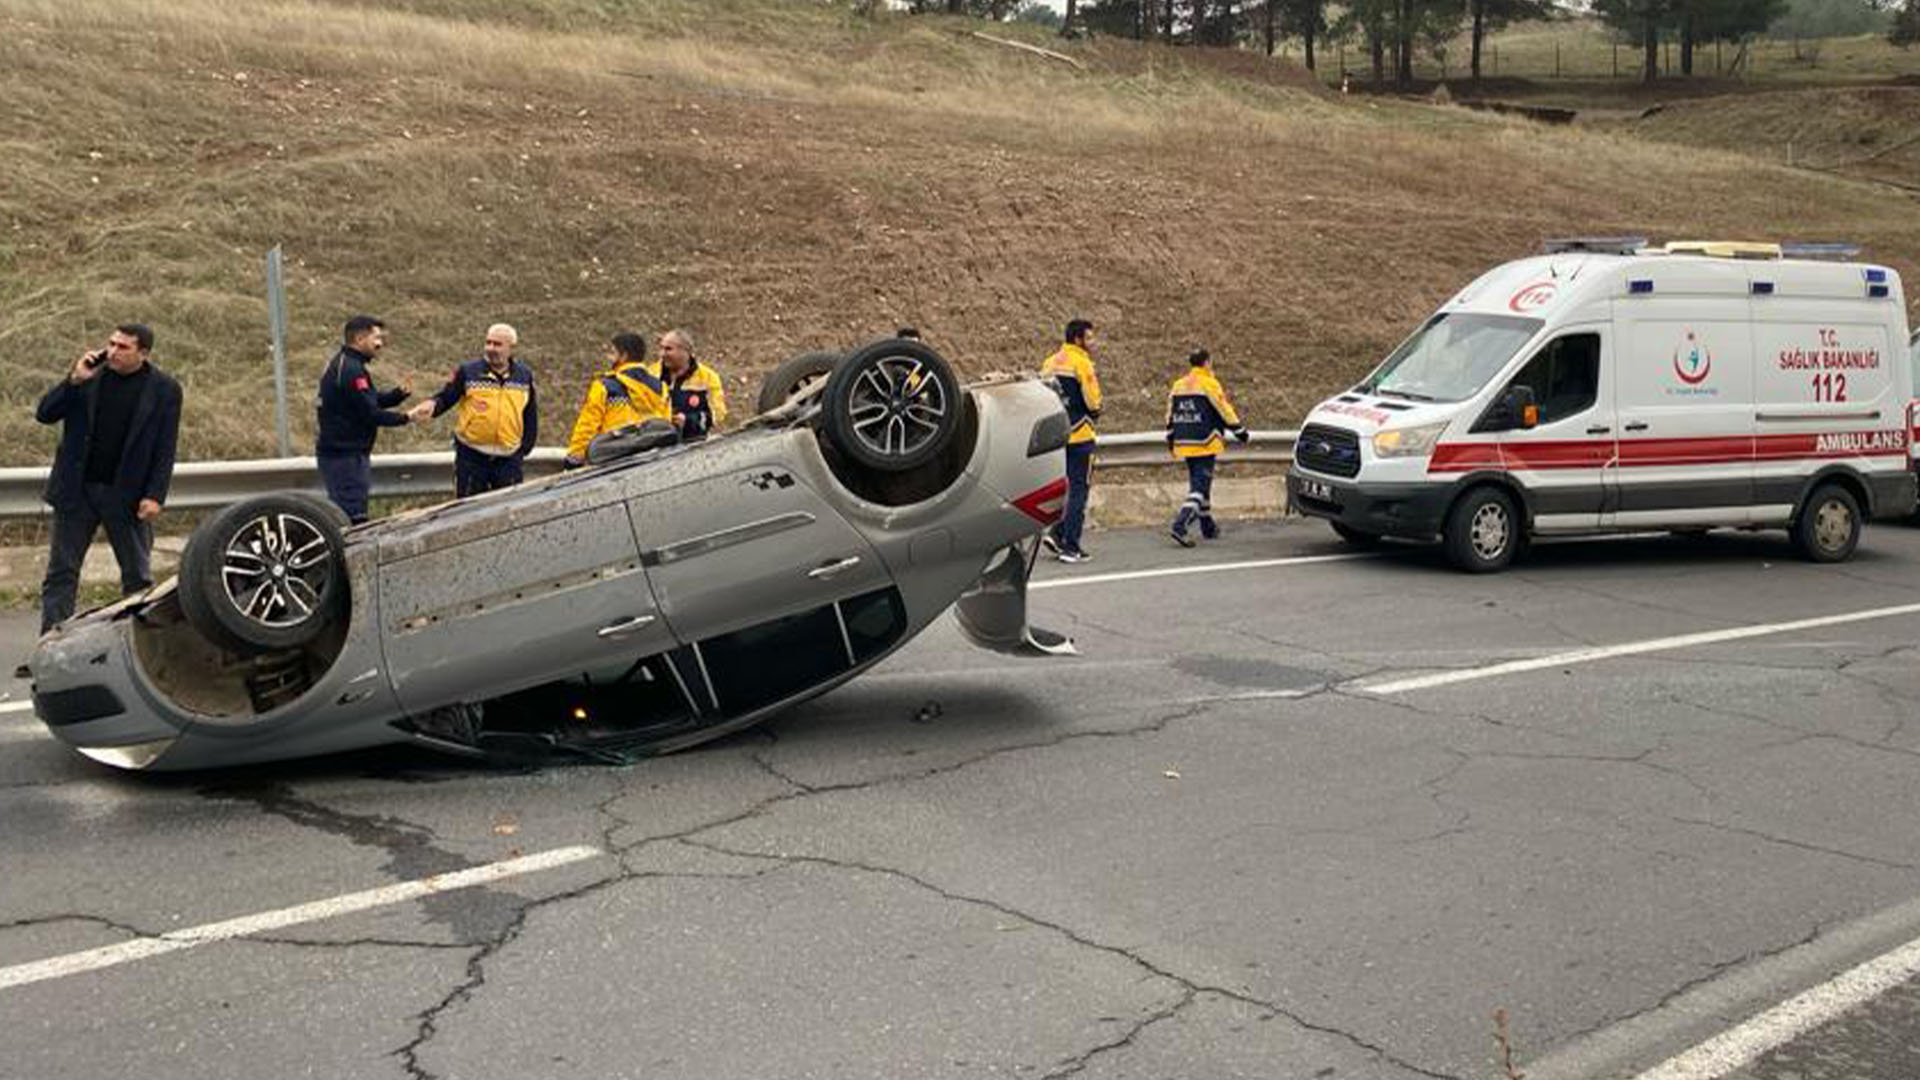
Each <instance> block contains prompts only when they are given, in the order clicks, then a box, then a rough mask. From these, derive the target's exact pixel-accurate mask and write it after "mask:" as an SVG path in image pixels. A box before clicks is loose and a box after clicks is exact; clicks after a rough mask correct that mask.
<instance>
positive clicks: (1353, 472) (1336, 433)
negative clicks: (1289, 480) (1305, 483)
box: [1293, 424, 1360, 476]
mask: <svg viewBox="0 0 1920 1080" xmlns="http://www.w3.org/2000/svg"><path fill="white" fill-rule="evenodd" d="M1293 460H1294V461H1295V462H1296V463H1298V464H1299V466H1300V467H1301V468H1303V469H1311V470H1313V471H1314V472H1317V473H1326V474H1327V475H1328V476H1358V475H1359V474H1360V436H1358V435H1355V434H1354V433H1353V432H1351V431H1348V430H1347V429H1345V428H1337V427H1329V426H1328V425H1326V424H1308V425H1307V426H1306V427H1304V428H1302V429H1300V438H1299V439H1298V440H1296V441H1295V442H1294V444H1293Z"/></svg>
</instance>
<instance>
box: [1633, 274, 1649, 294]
mask: <svg viewBox="0 0 1920 1080" xmlns="http://www.w3.org/2000/svg"><path fill="white" fill-rule="evenodd" d="M1627 291H1628V292H1630V293H1650V292H1652V291H1653V282H1651V281H1649V280H1647V279H1646V278H1641V279H1640V280H1639V281H1629V282H1627Z"/></svg>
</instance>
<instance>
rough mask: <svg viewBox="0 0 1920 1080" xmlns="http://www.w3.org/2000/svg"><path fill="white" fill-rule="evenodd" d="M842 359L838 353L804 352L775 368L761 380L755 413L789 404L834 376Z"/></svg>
mask: <svg viewBox="0 0 1920 1080" xmlns="http://www.w3.org/2000/svg"><path fill="white" fill-rule="evenodd" d="M842 359H843V357H842V356H841V354H840V353H837V352H826V351H818V352H804V353H801V354H800V355H799V356H796V357H794V358H793V359H791V360H788V361H787V362H786V363H784V364H781V365H780V366H779V367H777V368H774V369H773V371H772V372H771V373H769V374H768V375H767V377H766V378H765V379H762V380H761V381H760V398H759V400H758V401H756V402H755V403H754V404H755V411H756V412H763V413H764V412H772V411H773V410H775V409H777V408H779V407H780V406H782V405H785V404H786V403H787V401H788V399H790V398H792V397H793V395H795V394H797V393H799V392H800V391H802V390H805V389H806V388H807V387H809V386H811V385H813V384H814V383H816V382H818V381H820V380H821V379H824V378H826V377H828V376H829V375H832V374H833V369H834V366H835V365H837V364H839V363H840V361H841V360H842Z"/></svg>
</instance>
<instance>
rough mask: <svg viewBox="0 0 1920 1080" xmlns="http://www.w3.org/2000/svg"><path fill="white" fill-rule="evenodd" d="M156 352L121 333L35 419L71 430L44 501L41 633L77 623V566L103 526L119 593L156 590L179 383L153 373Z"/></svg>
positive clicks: (129, 332) (81, 365)
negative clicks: (49, 535) (155, 561)
mask: <svg viewBox="0 0 1920 1080" xmlns="http://www.w3.org/2000/svg"><path fill="white" fill-rule="evenodd" d="M152 351H153V331H152V330H150V329H148V328H147V327H145V326H142V325H141V324H139V323H126V324H124V325H122V326H120V327H118V328H116V329H115V330H114V332H113V334H112V336H111V337H109V338H108V339H107V345H106V348H104V349H99V350H97V351H94V352H89V353H86V354H84V355H82V356H81V357H80V359H79V360H77V361H75V362H74V365H73V369H72V370H71V371H69V372H67V377H66V378H64V379H62V380H61V381H60V383H59V385H57V386H55V387H54V388H53V389H51V390H49V391H47V395H46V396H45V397H43V398H41V399H40V407H39V409H38V410H36V411H35V413H34V419H36V420H38V421H40V422H41V423H43V424H62V425H64V427H63V428H62V430H61V433H60V449H59V450H58V451H57V452H56V453H55V454H54V458H53V470H52V472H50V473H49V474H48V476H47V490H46V494H45V498H46V501H47V505H49V506H51V507H53V542H52V547H51V550H50V551H49V552H48V556H47V579H46V582H45V583H44V584H43V585H42V586H41V587H40V630H41V632H42V633H45V632H46V631H47V630H49V629H51V628H52V627H53V626H54V625H55V624H57V623H59V622H61V621H62V620H64V619H66V618H67V617H69V616H71V615H72V614H73V604H74V599H75V597H76V596H77V595H78V593H79V590H80V565H81V562H82V561H83V560H85V558H86V555H87V548H88V547H89V546H90V545H91V544H92V543H93V536H94V533H95V532H96V531H97V530H98V529H99V528H100V527H101V526H102V525H104V526H106V529H107V542H108V543H109V544H111V545H112V546H113V555H114V558H115V559H117V560H119V562H120V590H121V592H123V593H136V592H139V591H140V590H142V589H145V588H147V587H148V586H149V585H152V584H153V573H152V570H151V568H150V565H149V556H150V555H151V553H152V551H153V519H154V518H157V517H159V516H160V508H161V507H162V506H163V505H165V504H166V501H167V485H168V484H170V483H171V482H172V481H173V457H174V451H175V448H176V446H177V445H178V443H179V437H180V384H179V383H177V382H175V381H174V380H173V378H172V377H171V376H169V375H168V374H167V373H166V372H164V371H161V370H159V369H158V368H156V367H154V366H153V364H152V363H151V354H152Z"/></svg>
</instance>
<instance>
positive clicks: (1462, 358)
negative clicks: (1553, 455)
mask: <svg viewBox="0 0 1920 1080" xmlns="http://www.w3.org/2000/svg"><path fill="white" fill-rule="evenodd" d="M1540 325H1541V320H1539V319H1523V318H1519V317H1517V316H1513V315H1474V314H1468V313H1464V312H1441V313H1440V314H1438V315H1435V316H1434V317H1433V318H1432V319H1430V320H1428V322H1427V325H1425V326H1423V327H1421V328H1420V331H1419V333H1416V334H1414V335H1413V336H1412V337H1410V338H1408V339H1407V340H1406V341H1404V342H1402V343H1401V345H1400V347H1399V348H1397V349H1395V350H1393V355H1392V356H1389V357H1387V360H1386V363H1383V364H1381V365H1380V366H1379V367H1378V368H1376V369H1375V370H1374V372H1373V374H1372V375H1370V376H1368V378H1367V381H1366V382H1363V383H1361V384H1360V385H1359V386H1358V387H1357V388H1356V389H1358V390H1360V391H1361V392H1363V393H1368V394H1379V395H1381V396H1382V397H1397V398H1406V399H1408V400H1410V401H1465V400H1466V399H1467V398H1470V397H1472V396H1473V395H1474V394H1476V393H1478V392H1479V391H1480V388H1481V387H1483V386H1485V385H1487V380H1489V379H1491V378H1493V377H1494V376H1495V375H1498V374H1499V373H1500V369H1501V368H1504V367H1506V366H1507V361H1509V360H1511V359H1513V354H1514V353H1516V352H1518V351H1520V346H1522V345H1525V344H1526V343H1527V339H1528V338H1531V337H1532V336H1533V335H1534V332H1535V331H1537V330H1539V329H1540Z"/></svg>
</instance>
